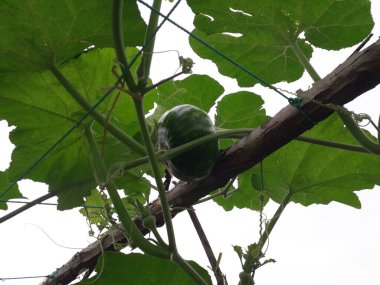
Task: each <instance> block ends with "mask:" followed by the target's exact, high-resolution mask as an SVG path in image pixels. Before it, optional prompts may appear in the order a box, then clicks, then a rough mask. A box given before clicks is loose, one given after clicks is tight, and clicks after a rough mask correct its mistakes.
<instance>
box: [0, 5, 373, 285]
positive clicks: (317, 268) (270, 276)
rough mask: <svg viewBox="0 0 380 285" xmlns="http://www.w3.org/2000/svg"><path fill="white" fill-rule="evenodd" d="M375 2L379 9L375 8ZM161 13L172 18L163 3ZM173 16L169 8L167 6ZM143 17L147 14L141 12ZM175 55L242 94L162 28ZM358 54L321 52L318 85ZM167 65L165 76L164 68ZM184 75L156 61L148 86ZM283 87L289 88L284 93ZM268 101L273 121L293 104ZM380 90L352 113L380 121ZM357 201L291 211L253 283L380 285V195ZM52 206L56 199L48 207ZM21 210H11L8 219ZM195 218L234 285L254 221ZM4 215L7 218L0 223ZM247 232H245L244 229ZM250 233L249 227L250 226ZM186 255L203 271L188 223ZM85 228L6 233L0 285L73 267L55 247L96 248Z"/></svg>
mask: <svg viewBox="0 0 380 285" xmlns="http://www.w3.org/2000/svg"><path fill="white" fill-rule="evenodd" d="M372 2H373V15H376V16H374V18H375V21H377V22H378V23H377V26H375V30H374V34H375V35H374V37H373V38H374V39H373V40H372V41H371V42H373V41H375V40H376V39H377V38H378V37H379V35H380V33H379V23H380V18H379V15H380V3H379V2H380V1H372ZM375 2H376V3H375ZM164 4H165V9H164V10H163V11H164V12H165V11H167V9H166V8H167V7H168V6H167V3H166V1H165V3H164ZM169 7H170V6H169ZM143 11H144V13H143V14H144V15H146V14H147V13H146V9H145V8H144V9H143ZM172 18H173V19H174V20H175V21H177V22H178V23H180V24H181V25H183V26H184V27H186V28H188V29H189V30H192V15H191V12H190V10H189V9H188V8H187V7H186V4H185V2H184V3H182V4H181V5H180V6H179V7H178V10H177V11H176V12H175V13H174V14H173V17H172ZM173 49H174V50H178V51H179V53H180V54H181V55H182V56H184V57H191V58H192V59H193V60H194V61H195V63H196V65H195V66H194V69H193V71H194V73H198V74H210V75H211V76H213V77H214V78H215V79H217V80H218V81H219V82H220V83H222V84H223V85H224V86H225V89H226V93H230V92H233V91H237V90H239V88H238V87H237V85H236V84H235V82H234V80H232V79H229V78H226V77H223V76H221V75H218V74H217V73H216V67H215V66H214V65H213V64H212V63H210V62H207V61H204V60H201V59H199V58H198V57H197V56H196V55H194V53H193V52H192V51H191V49H190V47H189V46H188V43H187V35H185V34H183V33H182V32H181V31H179V30H178V29H177V28H175V27H173V26H172V25H170V24H169V23H166V24H165V26H164V27H163V29H162V30H161V32H160V35H159V36H158V38H157V43H156V50H157V51H164V50H173ZM353 50H354V48H349V49H346V50H343V51H340V52H330V51H321V50H317V51H316V52H315V53H314V54H313V58H312V64H313V65H314V66H315V67H316V70H317V71H318V72H319V74H320V75H321V76H325V75H326V74H328V73H329V72H330V71H332V70H333V69H334V68H335V67H336V66H337V65H338V64H340V63H342V62H343V61H344V60H345V58H347V57H348V55H349V54H350V53H351V52H352V51H353ZM162 64H165V68H164V69H162V68H159V67H160V66H162ZM177 68H178V58H177V54H176V53H174V52H167V53H160V54H157V55H155V59H154V62H153V70H152V78H153V80H154V81H158V80H160V79H162V78H165V77H167V76H171V75H172V74H173V73H174V72H175V71H176V69H177ZM311 83H312V81H311V80H310V79H309V77H308V76H307V75H305V76H304V77H303V78H302V79H301V80H299V81H297V82H296V83H293V84H291V85H290V86H289V85H288V86H287V89H288V90H289V89H290V90H293V91H295V90H297V89H306V88H308V86H309V85H311ZM283 86H285V85H283ZM251 90H255V91H257V93H260V94H263V95H264V100H265V102H266V104H265V107H266V108H267V110H268V112H269V114H270V115H273V114H275V113H276V112H277V111H278V110H279V109H281V108H282V107H284V106H285V105H286V104H287V102H286V101H285V100H284V101H281V100H279V99H278V97H277V96H276V95H274V94H273V92H270V91H268V90H264V89H263V88H261V87H255V88H254V89H251ZM379 95H380V88H375V89H374V90H372V91H371V92H368V94H365V95H363V96H361V97H360V98H358V99H357V100H355V101H354V102H352V103H350V104H349V105H348V106H349V108H350V109H352V110H354V111H356V112H365V113H368V114H369V115H371V116H372V117H373V118H375V121H376V120H377V118H378V116H379V105H380V104H379V103H380V99H379ZM9 130H10V129H9V127H8V125H7V123H6V122H5V121H1V122H0V170H5V169H6V168H7V167H8V164H9V162H10V154H11V150H12V145H11V144H10V142H9V139H8V132H9ZM20 188H21V191H22V193H23V195H24V196H26V197H28V198H29V199H30V200H32V199H34V198H36V197H39V196H41V195H43V194H45V193H47V186H46V185H44V184H41V183H31V182H28V181H23V182H20ZM379 190H380V189H379V187H377V188H376V189H375V190H371V191H361V192H360V193H359V197H360V199H361V202H362V209H360V210H357V209H354V208H350V207H348V206H344V205H340V204H338V203H331V204H330V205H327V206H310V207H302V206H300V205H297V204H290V205H289V206H288V207H287V209H286V210H285V212H284V214H283V216H281V219H280V221H279V223H278V224H277V225H276V227H275V229H274V231H273V233H272V235H271V237H270V242H269V247H268V251H267V257H268V258H274V259H276V260H277V263H275V264H269V265H266V266H264V267H263V268H262V269H260V270H259V271H258V272H257V274H256V282H257V284H282V285H304V284H308V285H313V284H315V285H317V284H318V285H320V284H323V285H337V284H345V285H351V284H352V285H354V284H355V285H356V284H366V285H378V284H380V223H379V217H380V207H379V203H380V191H379ZM49 201H51V202H54V201H55V199H51V200H49ZM17 207H19V206H18V205H17V206H16V205H9V210H8V211H7V212H10V211H12V210H14V209H16V208H17ZM275 207H276V205H275V204H274V203H270V204H269V205H268V207H267V208H266V209H265V213H266V215H267V216H268V217H271V214H272V213H273V211H274V209H275ZM196 210H197V213H198V216H199V218H200V220H201V223H202V224H203V226H204V228H205V231H206V234H207V235H208V237H209V240H210V242H211V245H212V247H213V249H214V251H215V253H216V254H218V253H219V252H223V258H222V263H221V269H222V271H223V272H224V273H226V274H227V277H228V280H229V284H237V281H238V273H239V272H240V271H241V270H240V263H239V260H238V258H237V256H236V254H235V253H234V252H233V250H232V245H241V246H243V247H244V246H246V245H248V244H250V243H252V242H254V241H256V240H257V238H258V214H257V213H255V212H252V211H248V210H234V211H233V212H228V213H226V212H224V210H223V209H222V208H221V207H219V206H217V205H216V204H215V203H213V202H209V203H207V204H204V205H200V206H197V207H196ZM7 212H4V211H1V212H0V215H1V216H2V215H4V214H6V213H7ZM243 224H244V227H243ZM247 224H248V226H247ZM174 225H175V229H176V234H177V240H178V242H179V249H180V252H181V253H182V254H183V256H184V257H185V258H186V259H194V260H197V261H198V262H199V263H200V264H201V265H202V266H203V267H206V266H208V262H207V259H206V257H205V255H204V254H203V250H202V248H201V245H200V243H199V240H198V239H197V236H196V234H195V231H194V229H193V228H192V226H191V224H190V222H189V218H188V216H187V214H186V213H182V214H180V215H178V216H177V217H176V218H175V219H174ZM88 230H89V229H88V226H87V224H86V221H85V219H84V218H83V217H82V216H81V215H80V214H79V212H78V209H74V210H70V211H65V212H59V211H57V210H56V209H55V207H52V206H35V207H34V208H32V209H30V210H28V211H27V212H24V213H23V214H21V215H19V216H17V217H15V218H13V219H12V220H10V221H7V222H5V223H3V224H0V231H1V237H0V253H1V257H0V278H5V277H21V276H38V275H48V274H50V273H52V272H53V271H54V270H55V269H56V268H57V267H60V266H61V265H63V264H64V263H65V262H67V261H68V260H69V259H70V258H71V257H72V256H73V255H74V254H75V253H76V252H77V251H78V250H77V249H69V248H63V247H61V246H58V245H56V244H55V243H53V242H52V241H51V240H50V239H49V237H48V236H47V235H46V234H45V233H44V232H46V233H47V234H48V235H49V236H50V238H51V239H53V240H54V241H55V242H56V243H58V244H60V245H62V246H65V247H72V248H84V247H86V246H87V245H88V244H89V243H91V242H93V241H94V239H93V238H91V237H89V236H88ZM41 280H42V279H34V280H33V279H27V280H16V281H5V282H4V283H3V284H21V285H22V284H38V283H39V282H40V281H41Z"/></svg>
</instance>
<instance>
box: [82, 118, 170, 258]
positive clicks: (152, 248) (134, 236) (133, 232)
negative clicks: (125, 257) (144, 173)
mask: <svg viewBox="0 0 380 285" xmlns="http://www.w3.org/2000/svg"><path fill="white" fill-rule="evenodd" d="M85 136H86V138H87V141H88V144H89V147H90V152H91V154H92V159H93V162H94V166H95V171H96V172H97V173H96V174H97V177H98V178H99V179H100V180H101V181H102V182H103V183H105V184H104V185H103V186H102V187H105V188H106V189H107V191H108V194H109V196H110V198H111V200H112V203H113V205H114V206H115V210H116V213H117V214H118V217H119V219H120V221H121V223H122V225H123V227H124V229H125V231H126V232H127V234H128V238H129V239H130V241H131V242H133V243H134V244H135V245H136V246H137V247H138V248H140V249H141V250H142V251H143V252H145V253H147V254H150V255H153V256H158V257H163V258H169V256H170V254H169V252H168V251H167V250H165V249H163V248H161V247H158V246H156V245H153V244H151V243H150V242H149V241H147V240H146V239H145V237H144V236H143V234H142V233H141V232H140V230H139V229H138V228H137V226H136V225H135V223H134V222H133V220H132V218H131V217H130V216H129V214H128V212H127V210H126V208H125V206H124V204H123V201H122V200H121V198H120V196H119V193H118V192H117V188H116V186H115V184H114V183H113V182H112V181H109V182H106V179H107V169H106V166H105V164H104V161H103V159H102V158H101V156H100V152H99V148H98V146H97V144H96V141H95V139H94V136H93V133H92V130H91V125H89V126H87V127H86V130H85Z"/></svg>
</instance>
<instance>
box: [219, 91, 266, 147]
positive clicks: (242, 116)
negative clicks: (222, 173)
mask: <svg viewBox="0 0 380 285" xmlns="http://www.w3.org/2000/svg"><path fill="white" fill-rule="evenodd" d="M263 103H264V101H263V99H262V98H261V97H260V96H259V95H257V94H255V93H251V92H248V91H240V92H237V93H233V94H229V95H226V96H225V97H223V99H222V100H221V101H220V102H219V103H218V105H217V107H216V116H215V125H216V127H217V128H224V129H238V128H256V127H258V126H260V125H261V124H263V123H264V122H265V121H267V120H268V116H267V115H266V114H265V109H264V108H263ZM233 142H234V140H231V139H228V140H222V141H221V143H220V147H221V148H227V147H228V146H230V145H231V144H232V143H233Z"/></svg>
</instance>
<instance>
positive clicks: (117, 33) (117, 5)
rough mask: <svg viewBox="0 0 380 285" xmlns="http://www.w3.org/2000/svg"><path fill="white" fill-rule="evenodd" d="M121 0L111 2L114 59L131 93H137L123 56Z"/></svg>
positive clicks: (126, 61)
mask: <svg viewBox="0 0 380 285" xmlns="http://www.w3.org/2000/svg"><path fill="white" fill-rule="evenodd" d="M122 19H123V0H113V5H112V33H113V40H114V44H115V52H116V57H117V59H118V60H119V63H120V65H121V67H122V68H121V69H122V70H123V78H124V80H125V82H126V83H127V85H128V88H129V89H130V90H131V91H132V92H137V91H138V89H137V85H136V83H135V81H134V80H133V77H132V74H131V72H130V70H129V65H128V60H127V57H126V56H125V52H124V50H125V47H124V37H123V29H122V27H123V25H122Z"/></svg>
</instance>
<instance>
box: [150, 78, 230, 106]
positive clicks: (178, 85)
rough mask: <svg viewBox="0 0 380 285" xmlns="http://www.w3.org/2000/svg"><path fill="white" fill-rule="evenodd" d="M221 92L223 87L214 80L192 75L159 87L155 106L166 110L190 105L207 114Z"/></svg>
mask: <svg viewBox="0 0 380 285" xmlns="http://www.w3.org/2000/svg"><path fill="white" fill-rule="evenodd" d="M223 92H224V88H223V86H222V85H220V84H219V83H218V82H217V81H216V80H214V79H212V78H211V77H209V76H207V75H196V74H194V75H191V76H189V77H186V78H185V79H183V80H177V81H169V82H167V83H165V84H163V85H161V86H159V87H158V100H157V104H158V105H160V106H161V107H163V108H165V109H166V110H169V109H171V108H173V107H175V106H178V105H181V104H190V105H194V106H197V107H198V108H201V109H202V110H205V111H206V112H208V111H209V110H210V108H211V107H212V106H213V105H214V104H215V101H216V99H218V97H219V96H220V95H222V94H223Z"/></svg>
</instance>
